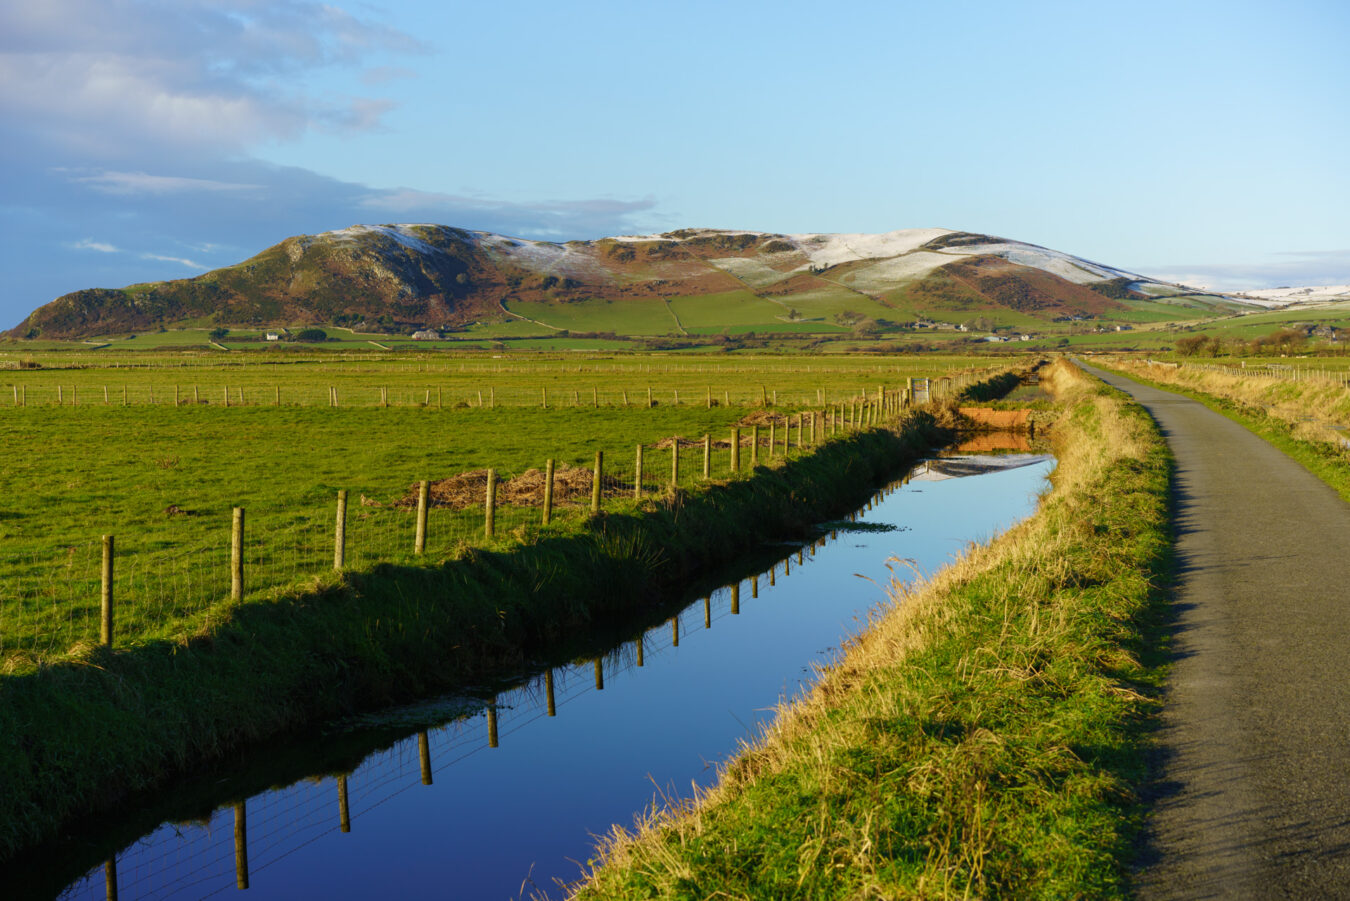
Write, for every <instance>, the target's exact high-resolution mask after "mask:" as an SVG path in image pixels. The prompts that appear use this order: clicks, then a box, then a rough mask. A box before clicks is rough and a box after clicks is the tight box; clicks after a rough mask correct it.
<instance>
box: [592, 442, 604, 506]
mask: <svg viewBox="0 0 1350 901" xmlns="http://www.w3.org/2000/svg"><path fill="white" fill-rule="evenodd" d="M604 467H605V452H604V451H599V450H598V451H596V452H595V473H594V474H593V475H592V476H591V515H592V516H594V515H596V514H597V513H599V512H600V493H601V490H602V485H601V482H602V480H603V479H604Z"/></svg>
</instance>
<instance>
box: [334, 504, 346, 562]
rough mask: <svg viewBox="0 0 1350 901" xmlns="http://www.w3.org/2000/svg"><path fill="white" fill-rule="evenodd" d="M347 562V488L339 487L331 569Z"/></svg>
mask: <svg viewBox="0 0 1350 901" xmlns="http://www.w3.org/2000/svg"><path fill="white" fill-rule="evenodd" d="M346 563H347V489H346V488H339V489H338V497H337V525H336V526H335V528H334V531H333V569H335V570H337V571H338V572H341V571H342V567H343V566H345V565H346Z"/></svg>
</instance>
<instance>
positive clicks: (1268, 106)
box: [0, 0, 1350, 326]
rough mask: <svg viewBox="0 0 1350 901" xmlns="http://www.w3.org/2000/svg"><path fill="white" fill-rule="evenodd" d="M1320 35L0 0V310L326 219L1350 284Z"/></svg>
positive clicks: (811, 14) (951, 13)
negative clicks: (681, 237)
mask: <svg viewBox="0 0 1350 901" xmlns="http://www.w3.org/2000/svg"><path fill="white" fill-rule="evenodd" d="M1348 42H1350V4H1345V3H1344V2H1340V0H1328V2H1313V0H1306V2H1300V0H1288V2H1280V3H1276V2H1264V3H1256V2H1242V0H1228V2H1184V0H1182V2H1176V0H1174V2H1170V3H1154V2H1132V3H1081V2H1073V3H1067V2H1065V3H1061V2H1036V0H1032V2H1023V3H1006V2H999V3H993V2H982V0H975V2H968V3H963V4H937V3H901V2H888V3H864V2H852V3H850V2H837V3H833V4H817V3H799V2H792V0H779V2H773V3H757V2H721V3H704V2H682V3H678V4H675V3H646V4H644V3H632V2H624V3H610V2H592V3H582V2H578V3H573V4H558V3H537V2H530V0H526V2H516V3H513V4H479V3H474V4H469V3H457V2H454V3H447V2H434V3H433V2H401V3H384V4H381V3H370V2H346V0H341V2H336V3H332V4H320V3H312V2H308V0H219V2H196V0H174V2H167V0H166V2H138V0H44V2H42V3H32V2H28V0H0V162H2V163H3V166H2V167H0V222H2V223H3V229H4V237H5V240H4V241H3V242H0V247H2V248H3V249H0V272H2V273H3V276H0V326H7V325H10V324H13V323H17V322H18V321H19V320H21V319H22V318H23V317H24V316H25V315H26V314H27V313H28V311H29V310H31V309H32V308H34V307H36V306H38V305H39V304H41V303H45V302H46V301H48V300H50V299H51V298H53V297H55V296H57V295H59V294H62V293H64V292H67V291H71V290H75V289H78V288H86V287H95V286H97V287H119V286H121V285H125V284H129V283H133V282H137V281H149V280H157V279H164V278H181V277H188V276H191V275H195V274H198V273H200V272H202V271H205V270H206V269H209V268H215V267H217V266H221V265H226V264H229V263H232V262H236V261H238V260H240V259H243V258H245V257H248V256H251V255H252V254H254V253H256V252H257V251H259V250H261V249H263V248H264V247H266V246H268V245H270V244H273V243H275V242H276V241H279V240H281V239H282V238H284V237H286V236H288V235H291V234H298V233H313V232H319V231H325V230H329V229H334V228H342V227H345V226H347V225H351V224H353V223H357V222H366V223H380V222H440V223H444V224H449V225H459V226H465V227H469V228H481V229H488V230H492V231H500V232H504V233H508V234H514V235H519V236H523V237H533V238H545V239H572V238H594V237H601V236H603V235H607V234H618V233H630V232H635V231H652V230H667V229H671V228H679V227H684V226H711V227H722V228H752V229H760V230H766V231H781V232H824V231H841V232H855V231H861V232H872V231H889V230H892V229H897V228H917V227H929V226H943V227H948V228H956V229H963V230H970V231H980V232H988V233H993V234H998V235H1002V236H1005V237H1009V238H1015V239H1018V240H1024V241H1030V242H1033V243H1037V244H1043V245H1046V246H1049V247H1053V248H1055V249H1058V250H1064V251H1067V252H1070V253H1075V254H1078V255H1080V256H1085V257H1088V258H1089V259H1094V260H1098V261H1100V262H1104V263H1109V264H1111V265H1114V266H1119V267H1123V268H1127V269H1132V270H1135V271H1140V272H1144V273H1146V274H1149V275H1155V276H1160V277H1166V278H1171V279H1181V280H1187V281H1189V282H1192V283H1203V284H1208V285H1212V286H1216V287H1227V288H1242V287H1270V286H1275V285H1284V284H1333V283H1335V284H1340V283H1350V224H1347V223H1350V218H1348V217H1347V210H1350V165H1347V160H1350V54H1347V53H1346V51H1345V48H1346V46H1347V43H1348Z"/></svg>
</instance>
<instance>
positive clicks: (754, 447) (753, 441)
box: [750, 425, 759, 469]
mask: <svg viewBox="0 0 1350 901" xmlns="http://www.w3.org/2000/svg"><path fill="white" fill-rule="evenodd" d="M758 465H759V426H757V425H752V426H751V427H750V468H751V469H754V468H755V467H756V466H758Z"/></svg>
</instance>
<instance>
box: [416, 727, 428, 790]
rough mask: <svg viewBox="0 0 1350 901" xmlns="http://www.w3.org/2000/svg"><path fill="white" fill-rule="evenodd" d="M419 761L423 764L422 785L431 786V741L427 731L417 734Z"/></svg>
mask: <svg viewBox="0 0 1350 901" xmlns="http://www.w3.org/2000/svg"><path fill="white" fill-rule="evenodd" d="M417 759H418V760H419V761H420V762H421V764H422V784H423V785H430V784H431V739H429V738H427V730H425V729H423V730H422V731H421V732H418V733H417Z"/></svg>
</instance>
